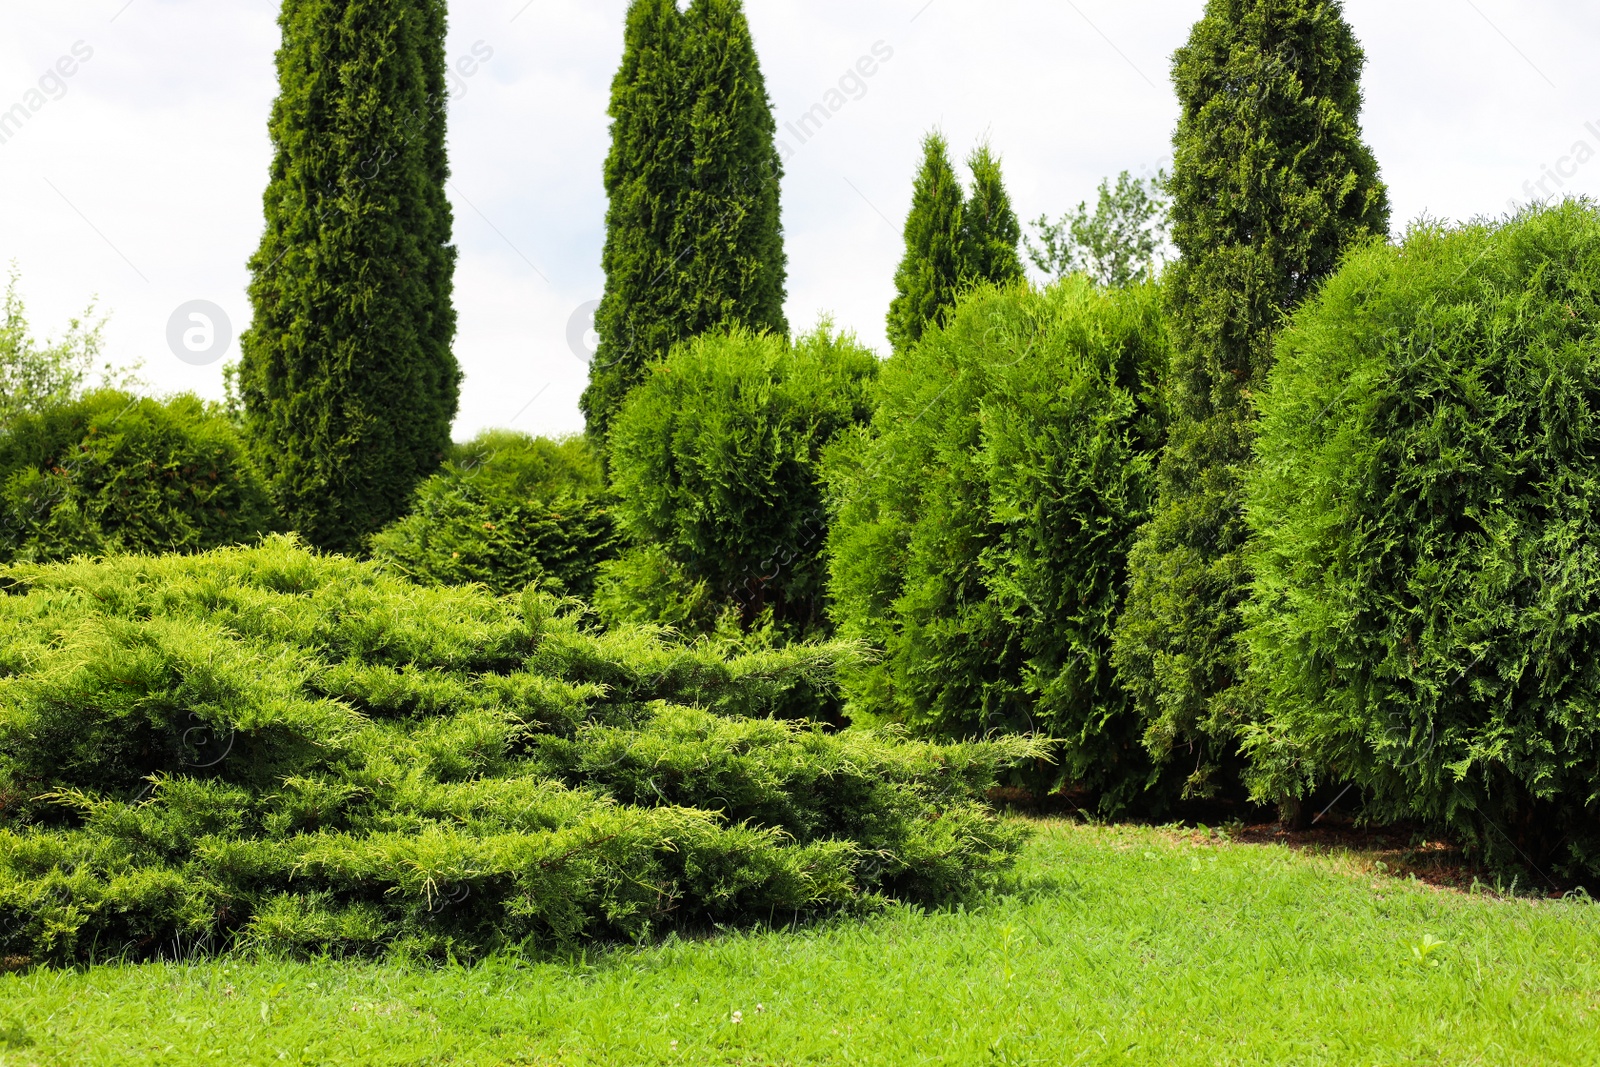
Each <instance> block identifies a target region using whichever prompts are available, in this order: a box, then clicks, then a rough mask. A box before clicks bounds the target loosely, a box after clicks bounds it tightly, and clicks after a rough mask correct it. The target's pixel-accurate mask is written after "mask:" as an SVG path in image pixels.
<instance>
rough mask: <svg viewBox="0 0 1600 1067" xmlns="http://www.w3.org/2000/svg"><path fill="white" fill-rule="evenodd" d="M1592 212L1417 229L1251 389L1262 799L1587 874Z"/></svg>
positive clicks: (1346, 275) (1593, 534)
mask: <svg viewBox="0 0 1600 1067" xmlns="http://www.w3.org/2000/svg"><path fill="white" fill-rule="evenodd" d="M1597 323H1600V211H1597V209H1596V207H1595V205H1593V204H1592V203H1577V202H1569V203H1567V204H1565V205H1562V206H1561V207H1558V208H1555V209H1553V210H1550V211H1547V212H1539V213H1532V214H1529V215H1525V216H1523V217H1520V218H1517V219H1515V220H1512V221H1511V222H1509V223H1508V224H1505V225H1504V226H1499V227H1497V226H1490V225H1482V224H1478V225H1471V226H1465V227H1462V228H1460V229H1457V230H1445V229H1443V228H1441V227H1438V226H1434V225H1423V226H1419V227H1417V228H1416V229H1414V230H1413V231H1412V232H1411V233H1410V234H1409V235H1408V236H1407V238H1406V240H1405V242H1404V244H1403V245H1402V246H1401V247H1399V248H1391V247H1374V248H1371V249H1369V250H1367V251H1364V252H1361V253H1359V254H1357V255H1355V256H1353V257H1351V258H1350V259H1349V260H1348V261H1347V263H1346V265H1345V266H1344V268H1343V269H1342V270H1340V271H1339V273H1338V274H1336V275H1335V276H1334V277H1333V279H1332V280H1331V281H1329V282H1328V284H1327V285H1326V287H1325V288H1324V289H1323V291H1322V293H1321V295H1320V296H1319V297H1318V298H1317V299H1316V300H1315V301H1313V302H1311V303H1309V304H1307V305H1306V306H1305V307H1303V308H1302V309H1301V310H1300V312H1299V313H1298V314H1297V315H1296V316H1295V318H1294V320H1293V324H1292V326H1291V328H1289V329H1288V330H1286V331H1285V332H1284V334H1283V335H1282V337H1281V338H1280V341H1279V345H1278V364H1277V367H1276V368H1275V369H1274V371H1273V374H1272V379H1271V385H1270V388H1269V389H1268V391H1267V393H1266V395H1265V396H1264V397H1263V398H1262V400H1261V419H1260V422H1259V424H1258V426H1259V433H1258V436H1257V443H1256V449H1257V454H1258V455H1259V457H1260V464H1259V466H1258V468H1257V469H1256V471H1255V473H1254V474H1253V475H1252V477H1251V478H1250V481H1249V514H1250V521H1251V526H1252V527H1253V529H1254V531H1255V534H1256V538H1257V540H1256V543H1255V546H1254V548H1253V550H1252V552H1251V564H1252V570H1253V573H1254V574H1255V576H1256V578H1255V600H1254V602H1253V603H1252V604H1251V605H1250V606H1249V608H1248V609H1247V615H1246V617H1247V620H1248V621H1249V624H1250V626H1249V630H1248V636H1249V641H1250V646H1251V649H1252V652H1253V656H1252V665H1253V666H1252V675H1253V677H1254V678H1255V679H1256V680H1257V681H1258V682H1259V685H1260V688H1261V690H1262V691H1263V693H1264V700H1265V717H1264V721H1263V722H1262V723H1261V724H1259V725H1257V726H1255V727H1254V728H1253V729H1251V730H1250V732H1249V742H1248V745H1247V748H1248V751H1249V752H1250V754H1251V755H1252V756H1253V758H1254V760H1255V763H1256V778H1257V781H1256V788H1257V790H1258V792H1259V793H1260V794H1261V795H1262V796H1263V797H1265V798H1268V799H1279V798H1281V797H1283V796H1294V795H1300V794H1302V793H1303V792H1304V791H1305V790H1306V789H1308V788H1310V787H1314V786H1315V785H1317V784H1320V783H1329V782H1335V783H1337V782H1341V781H1350V782H1354V783H1356V784H1357V785H1359V786H1360V787H1361V789H1362V790H1363V791H1364V792H1365V794H1366V796H1367V798H1368V802H1369V810H1370V812H1371V813H1372V814H1373V815H1374V816H1375V817H1377V818H1384V819H1394V818H1416V819H1424V820H1427V821H1429V822H1432V823H1435V824H1445V825H1448V826H1449V827H1451V828H1452V829H1454V830H1455V831H1457V832H1458V833H1459V834H1460V835H1461V837H1462V838H1464V839H1465V840H1466V841H1467V842H1468V843H1469V844H1471V845H1472V846H1474V847H1475V848H1477V849H1478V850H1480V851H1482V852H1484V853H1487V854H1488V856H1489V857H1490V858H1491V859H1492V860H1495V861H1498V862H1500V863H1508V864H1518V863H1523V862H1527V861H1532V862H1533V863H1534V864H1536V865H1538V866H1539V867H1540V868H1541V869H1543V870H1548V869H1550V868H1555V869H1559V870H1561V871H1563V872H1565V873H1569V874H1573V875H1577V876H1582V877H1591V878H1592V877H1594V876H1595V875H1597V874H1600V821H1597V818H1596V807H1595V805H1596V800H1595V797H1596V793H1597V789H1600V718H1597V717H1596V714H1595V709H1596V707H1600V621H1597V620H1600V470H1597V468H1596V461H1595V457H1596V456H1597V455H1600V425H1597V424H1596V421H1595V413H1596V411H1600V325H1597Z"/></svg>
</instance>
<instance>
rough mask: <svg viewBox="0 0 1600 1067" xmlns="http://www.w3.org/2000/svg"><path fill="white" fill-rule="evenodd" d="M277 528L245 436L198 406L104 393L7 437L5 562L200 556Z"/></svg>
mask: <svg viewBox="0 0 1600 1067" xmlns="http://www.w3.org/2000/svg"><path fill="white" fill-rule="evenodd" d="M274 522H275V520H274V517H273V513H272V508H271V505H270V503H269V501H268V498H267V493H266V488H265V485H264V483H263V481H262V479H261V476H260V474H258V473H257V471H256V469H255V467H254V466H253V465H252V464H251V462H250V460H249V457H248V456H247V454H246V450H245V447H244V444H243V442H242V441H241V439H240V436H239V433H238V431H237V430H235V428H234V427H233V425H232V424H231V423H230V422H229V421H228V419H227V418H226V417H225V416H224V415H223V414H222V412H220V411H219V410H217V409H216V408H215V407H212V406H208V405H207V404H205V403H203V402H202V401H200V400H198V399H196V398H195V397H193V396H179V397H175V398H173V399H171V400H166V401H160V400H150V399H141V398H138V397H133V396H129V395H127V394H126V393H120V392H117V391H115V390H101V391H99V392H96V393H91V394H89V395H88V396H86V397H83V398H82V399H78V400H72V401H68V402H65V403H61V404H58V405H55V406H52V407H49V408H46V409H45V410H43V411H39V412H34V413H27V414H21V415H18V416H17V418H16V420H15V421H14V423H13V425H12V426H11V428H10V430H9V431H8V432H5V433H0V561H6V560H17V559H25V560H63V559H68V558H70V557H72V556H74V555H81V554H87V555H94V554H99V553H105V552H195V551H203V550H205V549H209V548H215V547H217V546H219V545H227V544H235V543H239V542H243V541H249V540H252V539H254V538H255V537H256V536H258V535H259V534H260V533H262V532H263V531H265V530H269V529H272V528H273V525H274Z"/></svg>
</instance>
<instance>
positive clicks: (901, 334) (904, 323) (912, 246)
mask: <svg viewBox="0 0 1600 1067" xmlns="http://www.w3.org/2000/svg"><path fill="white" fill-rule="evenodd" d="M962 213H963V204H962V199H961V183H960V182H959V181H957V179H956V172H955V168H954V167H952V166H951V165H950V152H949V146H948V145H946V143H945V139H944V138H943V137H942V136H940V135H939V134H937V133H930V134H929V135H928V136H927V138H926V139H925V140H924V141H923V142H922V170H921V172H920V173H918V174H917V181H916V185H915V187H914V190H913V192H912V194H911V213H910V214H909V215H908V216H906V230H905V235H906V254H905V258H904V259H902V260H901V261H900V269H899V270H897V271H896V272H895V276H894V287H895V293H896V295H895V298H894V302H893V303H891V304H890V305H889V343H890V344H891V345H893V346H894V349H895V351H897V352H898V351H902V350H904V349H906V348H908V347H910V346H911V345H912V344H913V343H915V342H916V341H917V340H919V339H920V338H921V337H922V333H923V331H924V330H926V329H927V328H928V326H929V324H930V323H935V322H936V321H937V319H938V317H939V314H940V313H941V311H943V310H944V309H945V308H948V307H951V306H953V305H954V304H955V300H956V293H957V292H958V291H959V290H960V288H961V280H962V275H963V273H964V269H963V268H964V260H965V255H964V252H965V247H964V240H963V231H962V225H961V220H962Z"/></svg>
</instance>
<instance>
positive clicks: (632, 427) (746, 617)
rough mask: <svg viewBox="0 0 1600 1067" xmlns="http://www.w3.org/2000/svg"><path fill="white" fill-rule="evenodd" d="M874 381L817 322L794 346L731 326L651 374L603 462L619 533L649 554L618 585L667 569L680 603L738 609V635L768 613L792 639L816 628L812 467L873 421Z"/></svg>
mask: <svg viewBox="0 0 1600 1067" xmlns="http://www.w3.org/2000/svg"><path fill="white" fill-rule="evenodd" d="M877 372H878V361H877V359H876V358H875V357H874V356H873V355H872V353H871V352H869V351H867V350H866V349H864V348H862V347H861V346H860V345H858V344H856V342H855V341H854V339H853V338H851V337H849V336H840V335H836V334H834V333H832V331H831V328H830V327H829V326H828V325H827V324H826V323H824V324H823V325H822V326H820V327H819V328H818V329H817V330H816V331H815V332H813V333H811V334H809V335H807V336H805V337H802V338H800V339H799V340H798V341H796V342H795V343H794V345H793V346H792V347H791V346H790V345H788V344H786V343H785V342H784V340H783V339H781V338H778V337H774V336H771V335H756V334H752V333H749V332H747V331H744V330H739V329H736V330H734V331H733V332H732V333H729V334H715V335H704V336H702V337H699V338H696V339H695V340H693V341H690V342H689V343H687V344H685V345H683V346H681V347H679V348H678V349H676V350H674V351H673V353H672V355H671V357H669V358H668V359H667V360H665V361H664V362H661V363H658V364H656V365H654V366H652V367H651V368H650V370H649V372H648V377H647V378H646V379H645V380H644V382H642V383H641V384H640V385H639V387H638V388H637V389H635V390H634V393H633V395H632V396H630V397H629V398H628V402H627V404H626V405H625V406H624V408H623V410H622V413H621V414H620V415H619V416H618V418H617V421H616V423H615V425H614V427H613V430H612V436H611V464H612V477H613V485H614V488H615V490H616V493H617V497H618V503H617V512H618V515H619V516H620V517H621V520H622V525H623V528H624V530H625V531H626V532H627V533H628V534H629V535H630V536H631V537H632V539H633V540H634V541H635V542H636V543H638V544H639V545H641V546H655V547H653V548H652V547H645V548H642V549H641V550H639V551H640V553H642V557H641V558H639V559H638V560H636V561H627V562H620V563H619V564H618V565H617V566H616V569H617V571H618V578H619V580H622V581H623V582H624V583H625V585H628V586H637V587H648V586H650V585H652V584H655V583H656V578H655V577H654V575H656V574H660V575H661V576H662V577H667V578H669V579H670V578H671V571H672V570H673V569H674V568H676V569H677V571H678V572H679V574H681V578H680V579H679V580H678V581H677V582H675V583H674V585H675V587H676V588H679V589H683V590H685V591H684V592H683V593H681V594H678V595H677V597H676V602H678V603H682V604H684V605H689V604H693V603H702V604H703V603H705V602H707V601H708V600H709V602H710V603H711V604H715V605H717V606H718V607H717V611H719V612H720V610H722V609H723V608H727V607H736V608H737V609H738V610H739V612H740V614H741V616H742V619H743V622H744V623H745V624H746V625H750V624H752V623H754V622H755V620H756V619H757V618H758V617H759V616H761V615H762V614H763V612H765V611H767V610H768V609H770V611H771V613H772V617H773V619H774V621H775V622H776V623H777V624H778V625H779V626H780V627H781V628H783V629H784V630H785V631H786V632H789V633H791V634H795V635H803V634H808V633H814V632H816V631H818V630H819V629H820V628H822V627H823V626H824V625H825V622H826V619H825V614H824V611H823V607H824V596H823V594H824V587H825V583H826V579H825V572H824V565H823V563H822V560H821V554H822V547H823V544H824V542H825V538H826V528H827V520H826V515H825V512H824V508H823V503H822V491H821V489H820V487H819V486H818V484H817V483H818V471H817V466H818V462H819V460H820V459H821V455H822V449H823V448H824V447H825V446H826V445H827V444H828V442H829V441H831V440H832V439H833V438H834V436H835V435H837V434H839V433H840V432H842V431H843V430H845V429H847V428H849V427H852V426H856V425H859V424H862V423H865V422H866V421H867V419H868V418H870V417H871V383H872V381H873V379H874V377H875V376H876V375H877ZM684 583H688V584H687V585H685V584H684ZM696 583H699V585H698V587H697V585H696ZM645 591H646V589H645V588H641V592H645ZM614 599H616V598H614ZM695 610H698V611H699V612H700V615H699V617H700V618H701V620H702V622H703V621H704V615H705V611H704V609H703V608H700V609H695ZM685 611H686V617H687V614H692V612H690V611H688V609H687V608H685ZM657 621H660V622H672V623H676V622H677V621H678V620H676V619H671V618H661V619H658V620H657Z"/></svg>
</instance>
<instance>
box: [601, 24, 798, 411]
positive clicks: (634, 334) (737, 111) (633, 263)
mask: <svg viewBox="0 0 1600 1067" xmlns="http://www.w3.org/2000/svg"><path fill="white" fill-rule="evenodd" d="M610 113H611V120H612V124H611V153H610V155H609V156H608V157H607V160H606V170H605V182H606V193H607V195H608V197H609V198H610V207H609V209H608V211H607V215H606V246H605V251H604V253H603V255H602V260H601V263H602V266H603V267H604V269H605V272H606V289H605V295H604V297H603V298H602V299H601V302H600V307H599V309H598V310H597V311H596V313H595V329H596V331H597V332H598V333H599V335H600V346H599V349H598V350H597V351H596V353H595V358H594V362H593V364H592V365H591V367H590V371H589V387H588V388H587V389H586V390H585V391H584V394H583V399H582V400H581V402H580V406H581V407H582V409H583V412H584V416H585V417H586V419H587V420H588V427H589V432H590V434H592V435H593V436H595V437H596V438H598V439H601V440H603V439H604V438H605V436H606V434H607V433H608V432H609V429H610V424H611V420H612V419H613V417H614V416H615V415H616V412H617V410H618V409H619V408H620V407H621V405H622V401H623V399H624V398H625V397H626V396H627V393H628V390H629V389H631V388H632V387H633V386H634V385H635V384H637V383H638V382H639V380H640V379H641V377H642V375H643V371H644V367H645V365H646V364H648V363H650V362H651V361H652V360H656V359H659V358H662V357H663V356H665V355H666V354H667V352H668V351H670V350H671V348H672V346H673V345H674V344H676V343H677V342H679V341H681V340H684V339H686V338H689V337H692V336H694V335H696V334H699V333H703V332H706V331H708V330H713V329H717V328H722V327H731V326H743V327H746V328H748V329H752V330H756V331H772V332H774V333H782V334H787V332H788V324H787V322H786V320H785V319H784V315H783V301H784V295H785V283H786V279H787V273H788V269H787V261H786V259H785V256H784V251H783V230H782V223H781V220H780V218H779V195H778V194H779V182H780V179H781V178H782V165H781V162H780V160H779V158H778V152H777V146H776V144H775V143H774V140H773V135H774V132H775V130H776V124H775V123H774V121H773V118H772V107H771V103H770V101H769V99H768V97H767V90H766V83H765V81H764V79H763V78H762V75H761V67H760V63H759V61H758V59H757V56H756V52H755V44H754V41H753V40H752V38H751V36H750V28H749V25H748V23H747V21H746V19H745V15H744V9H743V6H742V4H741V3H740V2H739V0H695V2H694V4H693V5H692V6H691V7H690V9H689V10H688V11H687V12H679V11H678V8H677V5H676V3H675V2H674V0H634V2H633V4H632V6H631V7H630V8H629V9H628V18H627V27H626V31H625V41H624V48H623V58H622V66H621V67H620V68H619V69H618V71H617V76H616V78H615V79H614V80H613V82H612V87H611V112H610Z"/></svg>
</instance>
